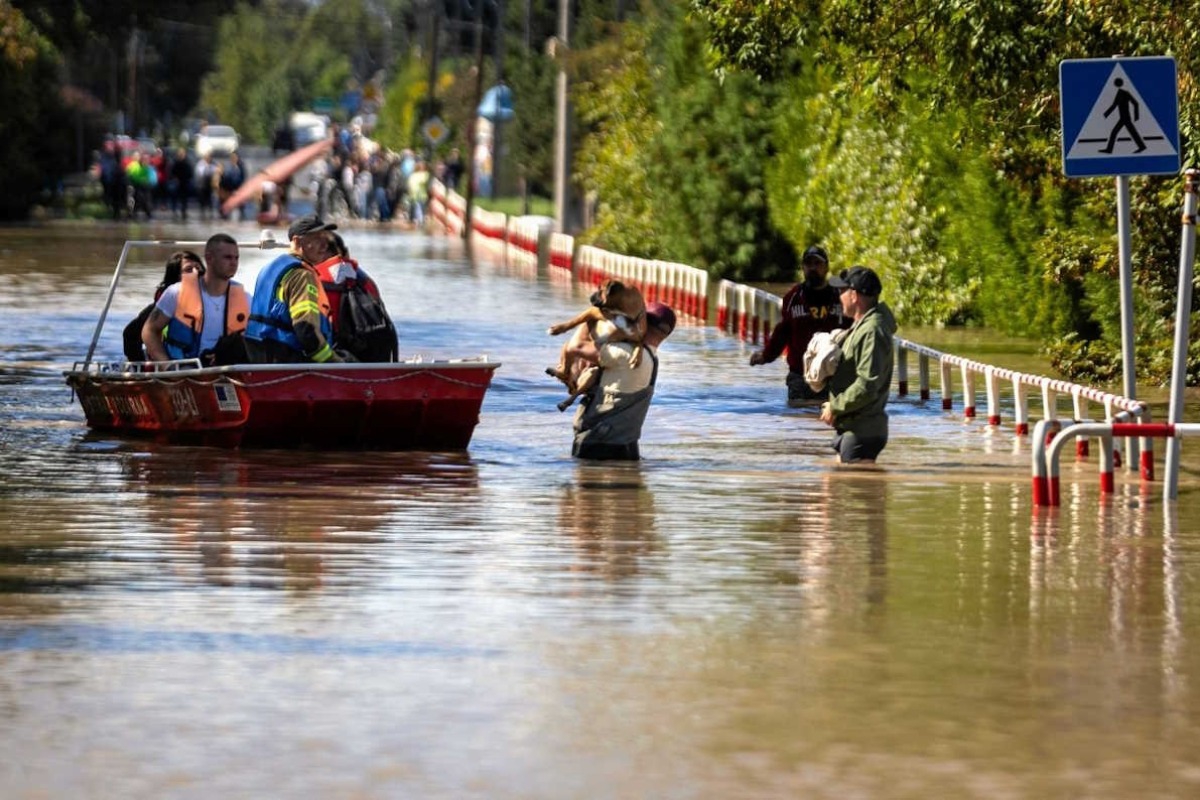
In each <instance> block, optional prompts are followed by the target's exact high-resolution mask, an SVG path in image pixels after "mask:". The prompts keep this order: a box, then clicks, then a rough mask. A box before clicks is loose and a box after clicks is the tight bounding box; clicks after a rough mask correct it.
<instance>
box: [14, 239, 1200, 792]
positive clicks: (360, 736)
mask: <svg viewBox="0 0 1200 800" xmlns="http://www.w3.org/2000/svg"><path fill="white" fill-rule="evenodd" d="M184 232H185V233H191V234H192V235H193V238H203V237H200V236H198V234H201V233H203V234H204V235H207V234H208V233H210V231H208V230H203V231H201V230H199V229H197V230H194V231H184ZM58 233H59V232H56V236H58ZM159 233H162V234H163V235H168V234H170V233H171V231H169V230H168V231H160V232H159ZM346 234H347V237H348V240H349V244H350V247H351V249H352V251H353V252H354V253H355V255H356V257H357V258H358V259H359V261H360V263H362V264H363V266H364V267H365V268H366V269H367V270H368V271H370V272H371V273H372V275H373V276H374V277H375V278H376V280H377V281H378V282H379V284H380V286H381V289H382V291H383V294H384V296H385V298H386V300H387V302H388V306H389V310H390V311H391V312H392V314H393V315H394V316H395V317H396V318H397V320H398V322H399V329H400V341H401V351H402V353H403V354H404V355H406V356H407V355H413V354H417V353H421V354H423V355H426V356H428V357H439V358H447V357H460V356H475V355H480V354H483V353H487V354H488V355H490V356H491V357H492V358H494V359H495V360H497V361H501V362H502V363H503V366H502V367H501V368H500V370H499V371H498V372H497V374H496V377H495V380H494V383H493V386H492V388H491V390H489V392H488V395H487V400H486V401H485V403H484V408H483V412H482V414H481V419H480V424H479V426H478V428H477V429H476V433H475V438H474V439H473V441H472V444H471V448H470V450H469V452H466V453H442V454H438V453H348V452H316V451H303V450H301V451H282V450H269V451H253V450H247V451H236V450H235V451H225V450H216V449H205V448H187V447H168V446H165V445H160V444H157V443H155V442H153V441H148V440H147V441H137V440H122V439H115V438H111V437H104V436H95V435H90V434H88V433H87V432H86V430H85V429H84V427H83V424H82V414H81V412H80V411H79V410H78V408H77V406H75V405H73V404H72V400H71V398H70V397H69V394H68V392H67V390H66V388H65V387H64V386H63V385H62V380H61V375H60V372H61V370H62V369H64V368H66V367H68V366H69V365H70V362H71V361H72V360H74V359H75V358H77V357H80V356H81V354H82V348H83V347H85V346H86V343H87V342H88V341H89V340H90V336H91V331H92V328H93V327H94V324H95V313H96V310H97V308H98V307H99V304H100V302H102V300H103V298H104V296H105V293H106V291H107V283H108V277H109V272H108V271H109V270H110V269H111V266H110V264H108V263H105V262H106V261H107V259H108V256H107V254H109V253H115V252H117V251H119V245H120V241H123V238H124V229H119V230H118V229H116V228H112V229H108V228H103V227H97V229H95V230H91V231H77V230H75V229H70V230H66V231H62V232H61V236H58V238H60V239H61V241H60V242H56V243H55V246H52V247H47V246H46V245H45V243H44V242H45V236H44V235H34V234H32V233H29V232H21V231H20V230H19V229H16V230H11V229H5V230H2V231H0V280H5V281H6V285H11V286H15V287H16V288H17V292H16V293H15V294H12V295H9V294H5V295H3V296H0V309H3V311H4V313H5V314H6V319H7V320H8V322H9V324H7V325H6V326H4V327H2V328H0V449H2V450H3V458H2V459H0V721H2V722H3V730H4V731H5V732H6V733H5V734H0V746H2V747H3V748H4V752H5V755H6V758H5V759H4V760H3V762H0V781H3V785H4V786H5V792H6V796H8V795H11V796H13V797H35V796H54V797H67V796H85V797H86V796H128V797H197V798H199V797H213V796H229V797H279V798H289V797H297V798H298V797H314V796H319V797H349V796H365V797H416V796H420V797H453V798H459V797H480V798H483V797H486V798H505V797H513V798H516V797H520V798H566V797H587V798H618V797H670V796H680V797H750V798H755V797H762V798H768V797H794V796H803V797H810V796H811V797H847V796H865V797H917V796H920V797H928V796H937V797H1048V796H1052V797H1074V796H1087V797H1095V798H1122V799H1123V798H1127V797H1144V796H1150V795H1154V796H1163V797H1184V796H1191V795H1192V794H1193V793H1194V792H1193V790H1194V789H1195V771H1194V767H1193V764H1194V753H1195V747H1196V744H1197V743H1198V742H1200V695H1198V693H1197V692H1198V690H1197V687H1196V685H1195V682H1194V681H1189V680H1188V676H1189V675H1191V674H1193V673H1196V672H1197V671H1200V647H1198V646H1197V636H1196V634H1197V632H1198V631H1197V629H1198V626H1200V622H1198V620H1200V599H1197V597H1196V596H1194V594H1195V593H1189V592H1188V591H1187V587H1188V586H1189V585H1193V584H1196V583H1198V582H1200V559H1197V558H1196V557H1195V553H1196V552H1197V551H1198V544H1200V506H1197V505H1196V504H1195V503H1190V502H1189V501H1188V495H1189V494H1194V493H1195V490H1196V486H1195V481H1196V477H1195V476H1196V474H1197V470H1196V467H1195V465H1194V462H1193V463H1192V465H1191V467H1190V468H1186V466H1187V465H1185V470H1184V474H1183V476H1182V484H1181V498H1180V502H1179V503H1178V504H1177V505H1169V506H1164V505H1163V504H1162V501H1161V498H1160V494H1159V491H1158V490H1159V488H1160V486H1161V485H1160V484H1154V485H1152V486H1151V487H1149V488H1148V489H1146V488H1143V487H1141V486H1139V485H1138V484H1137V483H1136V476H1133V479H1132V480H1131V479H1130V476H1129V475H1128V474H1127V473H1124V472H1123V471H1122V472H1121V473H1120V474H1118V476H1117V477H1118V487H1117V492H1116V494H1114V495H1113V496H1111V497H1102V496H1101V495H1100V493H1099V481H1098V479H1097V476H1096V466H1095V461H1094V459H1093V460H1089V461H1083V462H1078V463H1074V464H1068V463H1064V464H1063V474H1062V480H1063V486H1062V497H1063V501H1064V504H1063V505H1062V506H1061V507H1056V508H1039V509H1037V511H1036V513H1035V512H1034V509H1033V508H1032V506H1031V498H1030V493H1029V483H1030V475H1029V458H1030V454H1029V450H1028V447H1029V442H1028V439H1027V437H1026V438H1016V437H1014V436H1013V435H1012V431H1011V429H1010V428H1007V427H1004V426H1001V427H1000V428H992V427H987V426H981V424H979V423H964V422H963V421H962V420H961V419H960V418H958V417H957V416H955V414H953V413H943V412H942V411H941V409H940V403H939V401H938V400H934V401H932V402H930V403H922V402H920V401H918V400H914V399H912V398H907V399H905V400H903V401H898V402H896V403H894V404H893V405H892V407H891V409H890V410H891V413H892V431H891V442H890V444H889V446H888V448H887V449H886V450H885V451H884V453H883V456H882V458H881V460H880V464H879V466H878V467H877V468H875V469H869V470H867V469H842V468H838V467H836V466H835V465H834V463H833V461H832V457H831V451H830V449H829V444H828V443H829V439H830V431H829V429H828V428H826V427H825V426H823V425H821V424H820V423H819V422H818V421H817V419H816V416H815V414H814V413H811V412H808V411H804V410H794V409H787V408H785V407H784V402H783V400H784V388H783V368H782V367H781V368H780V369H779V370H775V371H772V370H770V369H765V368H759V369H750V368H749V367H747V365H746V360H747V358H748V355H749V350H750V349H751V348H750V346H748V345H746V344H743V343H741V342H738V341H736V340H734V339H732V338H731V337H728V336H725V335H723V334H720V333H718V332H716V331H715V330H713V329H711V328H708V329H705V328H700V327H696V326H692V325H688V324H686V323H685V324H684V325H682V326H681V327H680V328H679V329H678V330H677V331H676V332H675V333H674V334H673V335H672V337H671V339H670V340H668V342H667V343H666V344H665V345H664V346H663V348H662V350H661V356H662V364H661V370H660V376H659V384H658V388H657V391H656V395H655V399H654V404H653V407H652V409H651V411H650V416H649V418H648V422H647V429H646V435H645V437H644V439H643V442H642V451H643V453H644V455H645V456H646V458H645V460H644V461H642V462H640V463H636V464H586V463H580V462H577V461H574V460H572V459H571V458H570V456H569V449H570V440H571V430H570V428H571V421H570V415H569V414H560V413H559V412H558V411H557V410H556V409H555V404H556V403H557V402H558V400H559V399H560V398H561V386H560V385H559V384H558V383H557V382H556V381H554V380H553V379H550V378H548V377H547V376H545V375H544V374H543V369H544V368H545V367H546V365H548V364H550V363H553V362H554V361H555V359H556V358H557V354H558V345H559V344H560V342H559V341H558V340H556V339H554V338H552V337H548V336H546V335H545V328H546V325H547V324H548V323H549V322H551V321H554V320H558V319H562V318H565V317H567V316H569V315H570V314H571V313H573V312H574V311H575V310H576V309H577V308H578V307H579V306H580V305H581V304H582V303H584V302H586V297H585V294H586V291H585V289H584V288H583V287H578V286H572V285H570V284H567V283H565V282H563V281H562V280H561V278H559V279H555V278H554V276H548V275H546V274H545V273H544V271H543V272H542V273H536V272H534V271H532V270H529V269H528V268H521V269H516V268H514V267H513V266H507V267H505V266H503V265H500V264H497V263H495V262H492V261H489V260H487V259H485V258H481V259H479V260H477V261H475V262H469V261H467V260H465V259H464V258H463V257H462V256H461V243H458V242H455V241H452V240H448V239H441V238H425V237H420V236H396V235H378V234H376V233H375V232H373V231H366V230H356V229H351V230H349V231H347V232H346ZM164 257H165V256H164ZM265 261H266V259H265V258H260V257H258V256H256V255H255V256H252V255H249V254H248V255H247V256H246V257H244V258H243V262H242V268H241V273H242V274H241V277H242V279H243V280H244V281H245V282H247V283H251V284H252V282H253V277H254V274H255V272H256V271H257V270H258V269H260V268H261V266H262V264H263V263H265ZM160 274H161V261H160V260H159V259H157V258H152V259H146V260H144V261H141V262H139V263H134V264H131V265H130V271H129V275H128V276H127V277H128V281H129V283H128V285H124V284H123V285H122V287H121V289H120V290H119V291H118V293H117V298H116V301H115V304H114V310H113V316H112V323H111V325H112V331H111V335H110V334H109V333H106V334H105V335H104V336H102V338H101V342H100V348H101V350H102V351H105V352H107V353H109V354H110V355H114V356H115V355H116V354H118V353H119V352H120V337H119V332H120V324H122V323H123V322H124V320H125V319H127V318H128V317H131V316H132V315H133V314H135V313H136V312H137V310H138V309H140V308H141V306H142V305H144V304H145V302H146V301H147V298H148V296H149V295H150V293H151V292H152V290H153V286H154V285H155V283H156V282H157V280H158V276H159V275H160ZM63 286H69V287H70V291H66V292H64V291H61V287H63ZM48 292H55V293H56V294H55V296H56V297H58V298H59V299H60V300H61V302H59V303H58V304H56V307H54V308H53V309H47V308H41V307H39V306H38V304H31V303H29V302H27V298H29V297H37V296H43V295H44V294H45V293H48ZM905 335H906V337H907V338H912V339H914V340H917V341H920V340H921V339H922V336H920V335H914V334H913V332H909V331H905ZM936 344H937V343H936V342H931V345H934V346H936ZM1188 452H1189V451H1188V449H1187V448H1186V447H1185V448H1184V457H1185V459H1187V458H1189V456H1188ZM1192 458H1193V459H1194V458H1195V456H1194V455H1193V456H1192ZM1160 517H1161V519H1160Z"/></svg>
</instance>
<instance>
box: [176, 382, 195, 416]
mask: <svg viewBox="0 0 1200 800" xmlns="http://www.w3.org/2000/svg"><path fill="white" fill-rule="evenodd" d="M171 406H172V408H174V409H175V417H176V418H177V419H183V418H186V417H199V416H200V409H199V408H198V407H197V406H196V398H195V396H194V395H192V389H191V387H190V386H172V387H171Z"/></svg>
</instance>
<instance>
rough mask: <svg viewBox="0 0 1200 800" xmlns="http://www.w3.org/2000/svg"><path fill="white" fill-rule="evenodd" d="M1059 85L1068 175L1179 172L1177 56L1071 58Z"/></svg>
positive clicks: (1062, 68) (1062, 66)
mask: <svg viewBox="0 0 1200 800" xmlns="http://www.w3.org/2000/svg"><path fill="white" fill-rule="evenodd" d="M1058 88H1059V94H1060V104H1061V106H1062V135H1063V149H1062V151H1063V173H1064V174H1066V176H1067V177H1068V178H1088V177H1097V176H1101V175H1174V174H1177V173H1178V172H1179V163H1180V157H1179V86H1178V83H1177V78H1176V71H1175V59H1173V58H1171V57H1170V56H1152V57H1149V58H1083V59H1071V60H1068V61H1063V62H1062V63H1061V64H1059V65H1058Z"/></svg>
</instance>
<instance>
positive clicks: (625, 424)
mask: <svg viewBox="0 0 1200 800" xmlns="http://www.w3.org/2000/svg"><path fill="white" fill-rule="evenodd" d="M673 330H675V312H674V311H672V310H671V307H670V306H668V305H666V304H665V303H658V302H651V303H647V304H646V335H645V337H644V338H643V339H642V346H643V348H644V349H645V355H649V358H642V359H641V360H640V361H639V362H638V364H637V366H633V367H631V366H630V361H631V359H632V357H633V349H634V346H633V345H632V344H631V343H629V342H613V343H609V344H605V345H604V346H602V347H600V348H599V349H597V350H595V351H594V352H593V353H590V354H588V355H586V356H585V358H588V360H594V361H595V363H596V364H598V365H599V366H600V377H599V380H597V381H596V383H595V388H594V389H593V390H592V393H591V394H590V395H587V396H586V397H585V398H584V404H583V405H582V406H580V408H579V411H578V412H577V413H576V415H575V441H574V443H573V444H572V446H571V455H573V456H575V457H576V458H585V459H594V460H620V461H636V460H638V459H639V458H641V454H640V452H639V450H638V440H639V439H641V437H642V423H643V422H645V420H646V412H647V411H649V410H650V401H651V399H653V397H654V385H655V383H656V382H657V380H658V346H659V345H660V344H662V342H663V340H664V339H666V338H667V337H668V336H670V335H671V332H672V331H673Z"/></svg>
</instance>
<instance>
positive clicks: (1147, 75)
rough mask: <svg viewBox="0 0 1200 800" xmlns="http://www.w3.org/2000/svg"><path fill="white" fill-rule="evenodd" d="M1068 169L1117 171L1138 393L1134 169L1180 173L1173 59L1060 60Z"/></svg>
mask: <svg viewBox="0 0 1200 800" xmlns="http://www.w3.org/2000/svg"><path fill="white" fill-rule="evenodd" d="M1058 79H1059V94H1060V106H1061V109H1062V134H1063V138H1062V152H1063V173H1064V174H1065V175H1066V176H1067V177H1068V178H1089V177H1102V176H1115V177H1116V179H1117V238H1118V262H1119V265H1120V280H1121V284H1120V289H1121V362H1122V365H1121V366H1122V376H1123V378H1124V394H1125V396H1126V397H1128V398H1129V399H1131V400H1134V399H1136V398H1137V384H1136V378H1135V369H1134V367H1135V364H1134V347H1133V266H1132V262H1133V259H1132V249H1133V248H1132V244H1131V241H1130V233H1129V216H1130V214H1129V176H1131V175H1177V174H1178V173H1179V166H1180V159H1179V88H1178V78H1177V76H1176V69H1175V59H1173V58H1171V57H1169V56H1152V57H1148V58H1121V57H1117V58H1088V59H1070V60H1067V61H1063V62H1062V63H1061V64H1059V67H1058ZM1125 442H1126V444H1125V468H1126V469H1134V468H1135V467H1134V465H1135V464H1136V463H1138V461H1139V459H1138V453H1137V441H1136V440H1135V439H1133V438H1132V437H1130V438H1128V439H1126V440H1125Z"/></svg>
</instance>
